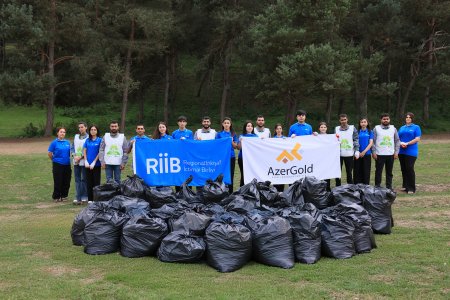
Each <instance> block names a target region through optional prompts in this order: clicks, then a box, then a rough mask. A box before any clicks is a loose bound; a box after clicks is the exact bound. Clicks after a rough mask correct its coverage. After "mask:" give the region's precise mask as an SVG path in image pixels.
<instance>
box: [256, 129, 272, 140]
mask: <svg viewBox="0 0 450 300" xmlns="http://www.w3.org/2000/svg"><path fill="white" fill-rule="evenodd" d="M253 132H254V133H255V134H256V135H257V136H258V137H259V138H260V139H268V138H270V129H269V128H266V127H264V128H263V130H262V131H259V130H258V127H255V129H254V130H253Z"/></svg>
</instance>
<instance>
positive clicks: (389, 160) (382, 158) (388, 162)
mask: <svg viewBox="0 0 450 300" xmlns="http://www.w3.org/2000/svg"><path fill="white" fill-rule="evenodd" d="M384 166H386V187H387V188H388V189H391V190H392V178H393V177H394V176H393V175H392V170H393V169H394V155H377V160H376V161H375V186H380V185H381V175H382V174H383V168H384Z"/></svg>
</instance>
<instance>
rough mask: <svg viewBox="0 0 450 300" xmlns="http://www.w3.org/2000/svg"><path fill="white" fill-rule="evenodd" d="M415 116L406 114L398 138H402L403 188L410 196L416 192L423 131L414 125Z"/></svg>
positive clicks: (399, 154)
mask: <svg viewBox="0 0 450 300" xmlns="http://www.w3.org/2000/svg"><path fill="white" fill-rule="evenodd" d="M413 121H414V114H413V113H411V112H408V113H406V117H405V125H403V126H402V127H400V130H399V131H398V137H399V138H400V151H399V153H398V158H399V160H400V168H401V170H402V177H403V184H402V188H403V190H404V191H405V192H407V193H408V194H414V193H415V192H416V172H415V171H414V164H415V163H416V159H417V156H418V155H419V144H418V143H419V141H420V136H421V135H422V131H421V130H420V127H419V125H416V124H414V123H413Z"/></svg>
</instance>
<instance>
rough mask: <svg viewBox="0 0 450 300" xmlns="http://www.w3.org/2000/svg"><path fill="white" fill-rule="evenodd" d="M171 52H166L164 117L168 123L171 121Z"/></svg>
mask: <svg viewBox="0 0 450 300" xmlns="http://www.w3.org/2000/svg"><path fill="white" fill-rule="evenodd" d="M169 56H170V55H169V54H166V58H165V62H166V78H165V88H164V105H163V107H164V108H163V110H164V112H163V119H164V122H165V123H166V124H168V122H169V93H170V58H169Z"/></svg>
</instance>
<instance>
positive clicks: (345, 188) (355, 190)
mask: <svg viewBox="0 0 450 300" xmlns="http://www.w3.org/2000/svg"><path fill="white" fill-rule="evenodd" d="M331 196H332V198H333V202H334V205H336V204H339V203H356V204H359V205H362V200H361V193H360V188H359V187H358V186H357V185H355V184H345V185H341V186H337V187H334V188H333V189H332V190H331Z"/></svg>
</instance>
